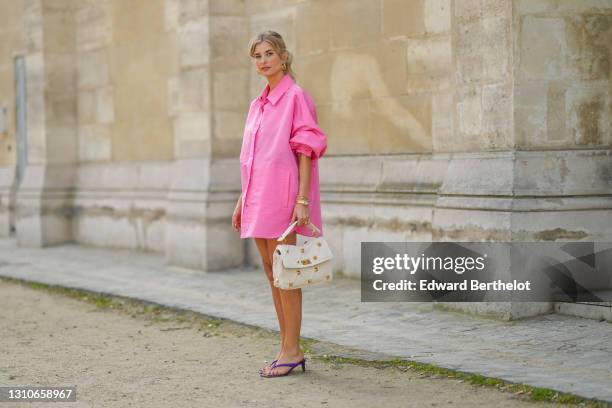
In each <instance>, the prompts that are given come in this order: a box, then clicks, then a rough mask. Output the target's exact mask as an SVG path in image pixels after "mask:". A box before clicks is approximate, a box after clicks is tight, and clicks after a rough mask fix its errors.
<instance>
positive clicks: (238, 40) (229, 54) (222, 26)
mask: <svg viewBox="0 0 612 408" xmlns="http://www.w3.org/2000/svg"><path fill="white" fill-rule="evenodd" d="M247 23H248V20H247V19H246V17H240V16H215V17H213V18H211V19H210V29H211V31H210V44H211V45H210V47H211V50H210V52H211V58H213V59H223V60H224V64H228V62H227V61H226V60H231V61H236V62H237V63H243V62H244V61H245V60H246V59H247V58H248V56H249V49H248V45H249V38H248V35H249V32H248V25H247Z"/></svg>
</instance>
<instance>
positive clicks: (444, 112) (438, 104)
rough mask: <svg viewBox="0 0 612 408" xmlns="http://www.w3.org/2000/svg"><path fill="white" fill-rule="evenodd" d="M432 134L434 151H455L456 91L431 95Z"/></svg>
mask: <svg viewBox="0 0 612 408" xmlns="http://www.w3.org/2000/svg"><path fill="white" fill-rule="evenodd" d="M431 115H432V116H431V134H432V144H433V151H434V152H436V153H437V152H448V151H453V150H455V149H456V148H458V147H459V146H455V143H454V133H455V124H454V118H455V97H454V92H444V93H439V94H434V95H432V96H431Z"/></svg>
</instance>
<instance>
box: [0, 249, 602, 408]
mask: <svg viewBox="0 0 612 408" xmlns="http://www.w3.org/2000/svg"><path fill="white" fill-rule="evenodd" d="M0 276H7V277H14V278H19V279H25V280H30V281H36V282H42V283H47V284H52V285H60V286H64V287H74V288H81V289H86V290H91V291H96V292H100V293H108V294H113V295H120V296H127V297H132V298H138V299H143V300H147V301H152V302H156V303H159V304H163V305H167V306H173V307H179V308H183V309H188V310H193V311H196V312H201V313H204V314H207V315H212V316H218V317H222V318H227V319H232V320H234V321H237V322H241V323H247V324H252V325H256V326H261V327H265V328H271V329H276V328H277V323H276V317H275V314H274V309H273V306H272V301H271V295H270V289H269V287H268V284H267V281H266V279H265V277H264V274H263V271H258V270H255V269H233V270H226V271H223V272H214V273H203V272H198V271H190V270H185V269H181V268H173V267H167V266H165V265H164V258H163V255H161V254H153V253H145V252H136V251H129V250H109V249H100V248H88V247H83V246H77V245H61V246H54V247H48V248H45V249H32V248H20V247H17V245H16V243H15V241H14V240H11V239H4V240H0ZM303 293H304V295H303V301H304V309H303V327H302V336H304V337H309V338H314V339H319V340H325V341H330V342H334V343H337V344H341V345H345V346H350V347H356V348H359V349H362V350H364V356H366V357H367V356H371V355H377V356H379V357H380V355H385V356H387V357H391V356H393V357H400V358H405V359H409V360H414V361H418V362H423V363H432V364H436V365H438V366H441V367H446V368H452V369H457V370H461V371H466V372H471V373H479V374H482V375H485V376H491V377H497V378H502V379H504V380H508V381H512V382H520V383H525V384H529V385H533V386H538V387H546V388H551V389H555V390H559V391H562V392H570V393H573V394H577V395H580V396H583V397H587V398H597V399H600V400H604V401H609V402H612V324H610V323H608V322H605V321H604V322H598V321H595V320H589V319H583V318H579V317H570V316H562V315H555V314H551V315H545V316H539V317H535V318H530V319H525V320H521V321H513V322H501V321H497V320H492V319H484V318H479V317H472V316H468V315H463V314H460V313H451V312H443V311H437V310H433V308H432V305H431V304H428V303H362V302H361V301H360V287H359V283H358V282H357V281H355V280H349V279H337V280H335V281H334V282H332V283H331V284H329V285H321V286H317V287H312V288H309V289H307V290H304V291H303ZM372 353H375V354H372Z"/></svg>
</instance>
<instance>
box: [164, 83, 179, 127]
mask: <svg viewBox="0 0 612 408" xmlns="http://www.w3.org/2000/svg"><path fill="white" fill-rule="evenodd" d="M166 88H167V100H168V116H170V117H176V115H178V114H179V113H180V111H181V105H180V96H181V95H180V90H179V80H178V77H171V78H168V82H167V86H166Z"/></svg>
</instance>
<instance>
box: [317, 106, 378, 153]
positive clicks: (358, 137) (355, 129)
mask: <svg viewBox="0 0 612 408" xmlns="http://www.w3.org/2000/svg"><path fill="white" fill-rule="evenodd" d="M317 114H318V119H319V125H320V126H321V128H322V129H323V131H324V132H325V133H326V134H328V135H330V137H329V139H328V151H331V150H335V151H338V152H343V153H345V154H356V153H361V154H363V153H371V151H370V143H371V142H370V141H369V140H368V129H369V121H370V115H369V101H368V100H366V99H359V100H354V101H342V102H334V103H331V104H319V105H318V106H317Z"/></svg>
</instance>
